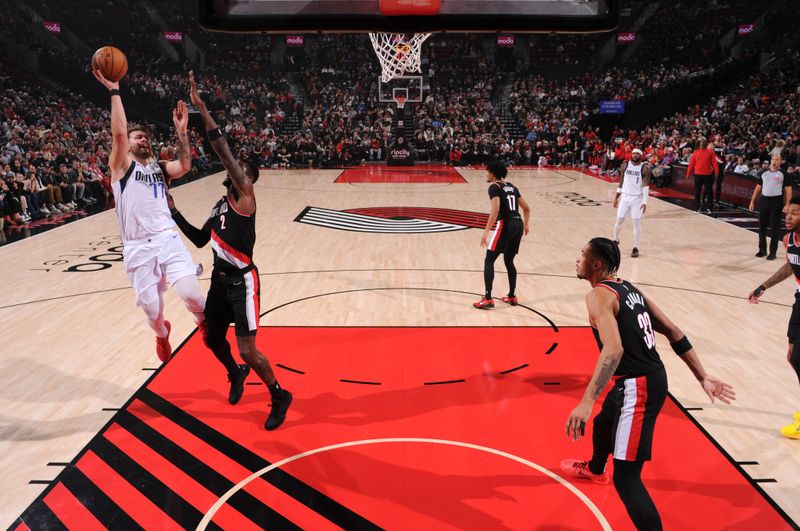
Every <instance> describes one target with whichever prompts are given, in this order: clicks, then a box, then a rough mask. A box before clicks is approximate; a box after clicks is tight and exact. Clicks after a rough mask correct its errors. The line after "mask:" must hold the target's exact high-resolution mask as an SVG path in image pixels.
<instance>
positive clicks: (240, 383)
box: [228, 363, 250, 404]
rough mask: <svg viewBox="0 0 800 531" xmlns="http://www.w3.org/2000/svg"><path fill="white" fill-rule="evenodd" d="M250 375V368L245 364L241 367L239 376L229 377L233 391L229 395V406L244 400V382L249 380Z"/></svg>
mask: <svg viewBox="0 0 800 531" xmlns="http://www.w3.org/2000/svg"><path fill="white" fill-rule="evenodd" d="M249 374H250V366H249V365H247V364H245V363H243V364H241V365H239V374H237V375H235V376H233V377H231V375H230V374H229V375H228V381H229V382H230V383H231V390H230V392H229V393H228V403H229V404H236V403H238V402H239V400H241V399H242V394H243V393H244V381H245V380H246V379H247V375H249Z"/></svg>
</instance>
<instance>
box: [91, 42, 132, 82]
mask: <svg viewBox="0 0 800 531" xmlns="http://www.w3.org/2000/svg"><path fill="white" fill-rule="evenodd" d="M92 70H100V72H101V73H102V74H103V76H105V78H106V79H107V80H109V81H119V80H120V79H122V78H123V77H125V74H127V73H128V58H127V57H125V54H124V53H122V51H120V49H119V48H114V47H113V46H103V47H102V48H100V49H99V50H97V51H96V52H94V55H93V56H92Z"/></svg>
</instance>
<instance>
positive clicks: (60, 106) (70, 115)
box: [0, 62, 208, 226]
mask: <svg viewBox="0 0 800 531" xmlns="http://www.w3.org/2000/svg"><path fill="white" fill-rule="evenodd" d="M0 70H2V71H3V72H4V73H3V74H2V75H0V190H2V191H0V215H1V216H2V218H3V221H4V222H5V224H6V225H8V226H14V225H19V224H22V223H27V222H29V221H31V220H36V219H42V218H46V217H50V216H52V215H57V214H60V213H64V212H71V211H73V210H75V209H81V208H85V207H87V206H89V205H94V204H98V205H99V206H100V207H101V208H102V207H108V206H111V205H112V204H113V197H112V195H111V186H110V180H109V178H108V167H107V162H108V153H109V151H110V147H111V137H110V131H109V116H110V115H109V109H108V108H101V107H98V106H97V105H95V104H93V103H91V102H89V101H87V100H86V99H85V98H83V97H82V96H79V95H76V94H73V93H70V92H65V91H58V90H54V89H53V88H52V87H49V86H46V85H42V84H41V83H39V82H37V81H36V80H25V79H23V76H22V75H21V74H20V73H18V72H17V71H15V70H14V69H10V68H8V65H7V64H4V63H2V62H0ZM191 143H192V155H193V158H194V159H195V167H196V168H198V169H199V170H202V169H207V168H208V160H207V158H205V156H204V152H203V148H202V143H201V142H199V138H198V136H197V133H196V132H194V131H193V132H192V138H191ZM153 145H154V146H155V147H156V149H157V153H156V154H157V155H160V156H161V157H162V158H165V159H172V158H175V153H177V144H176V141H175V140H174V139H170V138H167V137H165V136H164V135H163V134H160V135H157V136H156V138H154V142H153Z"/></svg>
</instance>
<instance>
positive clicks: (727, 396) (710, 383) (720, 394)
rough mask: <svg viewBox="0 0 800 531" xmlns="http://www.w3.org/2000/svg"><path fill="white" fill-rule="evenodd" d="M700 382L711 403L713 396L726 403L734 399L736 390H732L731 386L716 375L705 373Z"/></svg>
mask: <svg viewBox="0 0 800 531" xmlns="http://www.w3.org/2000/svg"><path fill="white" fill-rule="evenodd" d="M701 383H702V385H703V391H705V392H706V394H707V395H708V397H709V398H710V399H711V403H712V404H713V403H714V399H715V398H719V399H720V401H722V402H724V403H726V404H730V403H731V402H733V401H734V400H736V392H735V391H734V390H733V387H732V386H731V385H730V384H727V383H725V382H723V381H722V380H720V379H719V378H717V377H716V376H711V375H706V377H705V378H703V381H702V382H701Z"/></svg>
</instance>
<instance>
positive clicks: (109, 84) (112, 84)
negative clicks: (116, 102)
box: [92, 70, 119, 90]
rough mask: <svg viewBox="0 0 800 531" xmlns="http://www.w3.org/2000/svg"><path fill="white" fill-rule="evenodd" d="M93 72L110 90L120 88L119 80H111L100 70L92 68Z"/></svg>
mask: <svg viewBox="0 0 800 531" xmlns="http://www.w3.org/2000/svg"><path fill="white" fill-rule="evenodd" d="M92 74H94V77H96V78H97V81H99V82H100V83H101V84H102V85H103V86H104V87H105V88H107V89H108V90H119V81H109V80H107V79H106V76H104V75H103V73H102V72H101V71H100V70H92Z"/></svg>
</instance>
